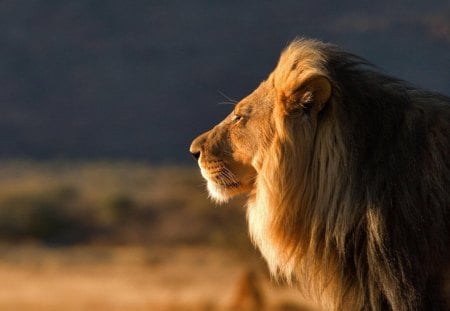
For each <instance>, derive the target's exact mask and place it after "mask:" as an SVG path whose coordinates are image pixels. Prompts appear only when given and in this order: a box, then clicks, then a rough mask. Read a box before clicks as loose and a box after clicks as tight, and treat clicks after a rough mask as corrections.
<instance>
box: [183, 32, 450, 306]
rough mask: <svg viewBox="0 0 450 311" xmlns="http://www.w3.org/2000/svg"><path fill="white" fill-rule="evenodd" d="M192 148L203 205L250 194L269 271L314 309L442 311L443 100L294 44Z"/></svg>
mask: <svg viewBox="0 0 450 311" xmlns="http://www.w3.org/2000/svg"><path fill="white" fill-rule="evenodd" d="M190 152H191V153H192V155H193V156H194V157H195V158H196V159H197V160H198V164H199V166H200V170H201V174H202V176H203V177H204V178H205V179H206V181H207V188H208V190H209V194H210V196H211V197H212V198H213V199H214V200H216V201H218V202H225V201H227V200H229V199H230V198H232V197H234V196H236V195H238V194H245V195H247V197H248V200H247V221H248V227H249V232H250V236H251V239H252V241H253V242H254V244H255V245H256V246H257V247H258V248H259V250H260V251H261V253H262V255H263V257H264V258H265V259H266V261H267V263H268V266H269V268H270V271H271V273H272V274H273V275H274V276H275V277H277V278H283V279H286V280H287V281H288V282H291V283H293V284H295V285H296V286H298V288H299V289H300V290H301V291H303V292H304V293H306V294H308V295H309V296H310V297H311V298H312V299H314V301H316V302H317V303H318V304H319V305H320V306H322V308H324V309H325V310H380V311H381V310H383V311H384V310H396V311H397V310H449V308H450V303H449V301H448V300H446V297H445V296H446V295H447V293H445V291H446V290H445V288H448V286H449V285H448V283H449V280H448V278H446V273H448V272H449V267H450V255H449V253H450V252H449V248H450V241H449V240H450V232H449V231H450V229H449V224H450V219H449V206H450V98H449V97H446V96H444V95H441V94H438V93H435V92H430V91H426V90H422V89H419V88H416V87H414V86H412V85H411V84H409V83H407V82H405V81H402V80H400V79H396V78H393V77H391V76H389V75H387V74H385V73H383V72H381V70H379V69H377V68H376V67H375V66H373V65H371V64H370V63H369V62H368V61H366V60H365V59H363V58H361V57H359V56H356V55H354V54H351V53H348V52H346V51H343V50H341V49H339V48H338V47H336V46H334V45H331V44H327V43H322V42H320V41H315V40H311V39H296V40H294V41H293V42H292V43H290V44H289V45H288V46H287V48H286V49H285V50H284V51H283V52H282V54H281V56H280V59H279V61H278V64H277V66H276V67H275V69H274V71H273V72H272V73H271V74H270V75H269V76H268V78H267V79H266V80H265V81H263V82H262V83H261V84H260V85H259V86H258V87H257V89H256V90H254V91H253V92H252V93H251V94H250V95H248V96H247V97H245V98H244V99H242V100H241V101H240V102H239V103H237V104H236V105H235V107H234V110H233V112H232V113H231V114H230V115H228V116H227V117H226V118H225V119H224V120H223V121H222V122H221V123H219V124H218V125H217V126H215V127H214V128H213V129H211V130H210V131H208V132H206V133H204V134H202V135H200V136H199V137H197V138H196V139H195V140H194V141H193V142H192V145H191V146H190Z"/></svg>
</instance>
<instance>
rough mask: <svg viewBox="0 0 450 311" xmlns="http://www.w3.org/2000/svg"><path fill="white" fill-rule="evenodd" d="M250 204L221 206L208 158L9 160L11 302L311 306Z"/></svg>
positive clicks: (4, 251) (3, 290) (85, 306)
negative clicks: (254, 241) (269, 264)
mask: <svg viewBox="0 0 450 311" xmlns="http://www.w3.org/2000/svg"><path fill="white" fill-rule="evenodd" d="M242 205H243V204H242V201H239V200H237V201H234V202H232V203H231V204H229V205H226V206H220V207H215V206H214V205H213V204H212V203H211V202H210V201H209V200H208V199H207V195H206V191H205V187H204V183H203V181H202V179H201V178H200V176H199V173H198V170H197V169H196V168H189V167H167V166H166V167H152V166H149V165H146V164H137V163H128V162H91V163H74V162H60V163H57V162H44V163H43V162H26V161H20V162H17V161H8V162H5V161H3V162H0V280H2V282H0V310H31V311H35V310H46V311H47V310H69V311H70V310H310V309H309V308H308V307H307V306H306V305H304V302H303V301H302V300H301V299H300V298H299V296H298V294H297V293H296V291H295V290H292V289H288V288H285V287H283V286H277V285H276V284H275V283H274V282H270V280H269V278H268V275H267V271H266V269H265V264H264V262H263V261H262V259H261V258H260V255H259V253H258V252H257V251H256V250H254V248H253V247H252V246H251V244H250V242H249V239H248V237H247V229H246V224H245V211H244V209H243V208H242ZM249 276H251V277H249Z"/></svg>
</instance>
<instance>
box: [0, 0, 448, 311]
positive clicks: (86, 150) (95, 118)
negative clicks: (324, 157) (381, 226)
mask: <svg viewBox="0 0 450 311" xmlns="http://www.w3.org/2000/svg"><path fill="white" fill-rule="evenodd" d="M296 36H305V37H312V38H317V39H320V40H323V41H327V42H332V43H335V44H338V45H340V46H341V47H343V48H345V49H347V50H350V51H352V52H354V53H356V54H359V55H361V56H363V57H365V58H366V59H368V60H369V61H371V62H373V63H374V64H376V65H378V66H379V67H380V68H381V69H382V70H384V71H385V72H387V73H389V74H392V75H394V76H397V77H399V78H402V79H405V80H408V81H411V82H413V83H414V84H415V85H417V86H419V87H424V88H427V89H431V90H434V91H438V92H441V93H444V94H447V95H449V94H450V83H449V82H450V4H449V2H448V1H447V0H430V1H421V0H414V1H411V0H408V1H406V0H404V1H396V2H392V1H388V0H380V1H376V2H374V1H367V0H362V1H361V0H360V1H351V0H342V1H339V2H336V1H333V0H321V1H319V0H318V1H290V0H285V1H268V0H260V1H234V0H230V1H206V0H196V1H181V0H173V1H162V0H161V1H153V0H152V1H149V0H147V1H144V0H134V1H119V0H105V1H88V0H66V1H56V0H55V1H53V0H46V1H45V0H0V137H1V143H0V279H1V280H2V281H3V282H1V283H2V284H0V309H1V310H218V309H219V310H222V309H237V310H238V309H242V310H262V309H270V310H272V309H273V310H312V308H311V307H310V305H309V304H308V302H307V301H306V300H304V299H303V298H299V297H298V295H296V293H295V291H292V290H290V289H288V288H287V287H286V286H284V285H283V284H277V283H276V282H271V281H270V279H269V278H268V276H267V271H266V268H265V264H264V262H263V261H262V260H261V258H260V255H259V253H258V252H257V251H256V250H255V249H254V248H253V246H252V245H251V243H250V242H249V239H248V236H247V232H246V224H245V209H244V207H243V205H244V200H243V199H236V200H234V201H232V202H231V203H230V204H228V205H224V206H215V205H214V204H213V203H211V202H210V201H209V200H208V198H207V193H206V190H205V185H204V182H203V181H202V179H201V177H200V175H199V172H198V170H197V168H196V164H195V163H194V162H193V161H192V160H191V159H190V155H189V154H188V146H189V144H190V142H191V140H192V139H193V138H194V137H195V136H196V135H198V134H200V133H201V132H203V131H205V130H207V129H209V128H210V127H211V126H212V125H214V124H215V123H217V122H218V121H219V120H221V119H222V118H223V117H224V116H225V115H227V114H228V113H229V112H230V110H231V107H230V106H229V105H222V104H221V103H224V102H228V101H230V99H233V100H239V99H240V98H242V97H243V96H245V95H246V94H248V93H249V92H250V91H251V90H252V89H254V88H255V87H256V86H257V85H258V84H259V82H260V81H262V80H263V79H264V78H265V77H266V76H267V74H268V73H269V72H270V71H271V70H272V69H273V68H274V66H275V64H276V62H277V58H278V56H279V54H280V51H281V50H282V49H283V48H284V47H285V46H286V45H287V44H288V42H289V41H291V40H292V39H294V38H295V37H296Z"/></svg>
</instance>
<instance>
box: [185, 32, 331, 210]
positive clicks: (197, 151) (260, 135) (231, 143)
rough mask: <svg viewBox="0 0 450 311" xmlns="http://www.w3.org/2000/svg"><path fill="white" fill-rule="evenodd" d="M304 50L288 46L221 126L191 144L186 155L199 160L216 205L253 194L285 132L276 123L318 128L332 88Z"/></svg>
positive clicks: (315, 57)
mask: <svg viewBox="0 0 450 311" xmlns="http://www.w3.org/2000/svg"><path fill="white" fill-rule="evenodd" d="M308 44H309V45H319V44H318V43H315V42H308ZM303 45H304V43H303V44H302V43H301V42H300V41H299V42H296V43H294V44H292V45H291V46H290V47H289V48H288V49H287V50H286V51H285V53H284V54H283V55H282V56H281V59H280V62H279V64H278V66H277V68H276V69H275V71H274V72H273V73H272V74H271V75H270V76H269V77H268V79H267V80H266V81H264V82H262V83H261V84H260V85H259V87H258V88H257V89H256V90H255V91H254V92H253V93H252V94H250V95H249V96H247V97H246V98H244V99H243V100H241V101H240V102H239V103H238V104H236V106H235V108H234V110H233V112H232V113H231V114H230V115H229V116H228V117H226V118H225V119H224V120H223V121H222V122H221V123H220V124H218V125H217V126H215V127H214V128H213V129H212V130H210V131H208V132H206V133H204V134H203V135H201V136H199V137H198V138H196V139H195V140H194V141H193V143H192V145H191V148H190V151H191V153H192V154H193V155H194V156H195V157H196V158H197V159H198V163H199V165H200V168H201V172H202V175H203V177H204V178H205V179H206V180H207V182H208V190H209V193H210V195H211V197H212V198H213V199H215V200H216V201H219V202H223V201H227V200H228V199H229V198H231V197H233V196H235V195H237V194H241V193H249V192H251V191H252V190H253V189H254V188H255V181H256V176H257V175H258V172H260V171H261V168H262V166H263V164H264V162H265V161H266V160H267V159H268V158H269V157H271V156H276V155H271V154H270V153H269V152H270V151H271V150H270V148H271V144H272V143H273V142H274V140H275V137H276V136H280V135H279V133H278V132H277V128H278V130H280V131H281V132H284V128H283V124H280V123H283V122H284V120H285V119H286V118H289V119H291V118H292V119H297V120H299V122H301V123H305V125H306V124H308V127H309V126H312V127H314V126H315V125H316V124H317V118H318V115H319V113H320V112H321V110H322V109H323V108H324V106H325V104H326V103H327V101H328V99H329V98H330V96H331V83H330V79H329V78H328V77H327V74H326V71H325V70H324V69H323V68H320V67H321V66H322V64H321V62H323V60H322V59H321V58H320V55H314V54H313V53H311V52H312V51H311V47H309V46H307V47H303ZM302 60H304V61H302ZM310 130H311V131H314V129H312V128H311V129H310ZM281 135H282V136H284V133H281ZM277 139H283V138H282V137H278V138H277Z"/></svg>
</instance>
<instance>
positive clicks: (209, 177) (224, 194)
mask: <svg viewBox="0 0 450 311" xmlns="http://www.w3.org/2000/svg"><path fill="white" fill-rule="evenodd" d="M198 163H199V167H200V172H201V174H202V176H203V178H204V179H205V180H206V182H207V189H208V193H209V195H210V197H211V198H212V199H213V200H214V201H216V202H217V203H225V202H227V201H228V200H230V199H231V198H233V197H235V196H237V195H239V194H245V193H249V192H251V191H252V190H253V187H254V185H253V181H254V179H255V177H254V176H255V174H256V173H255V172H254V170H253V169H252V168H251V167H244V166H242V167H241V168H237V169H232V168H230V165H228V164H227V163H226V162H225V161H223V160H213V161H202V159H200V160H199V162H198Z"/></svg>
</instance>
